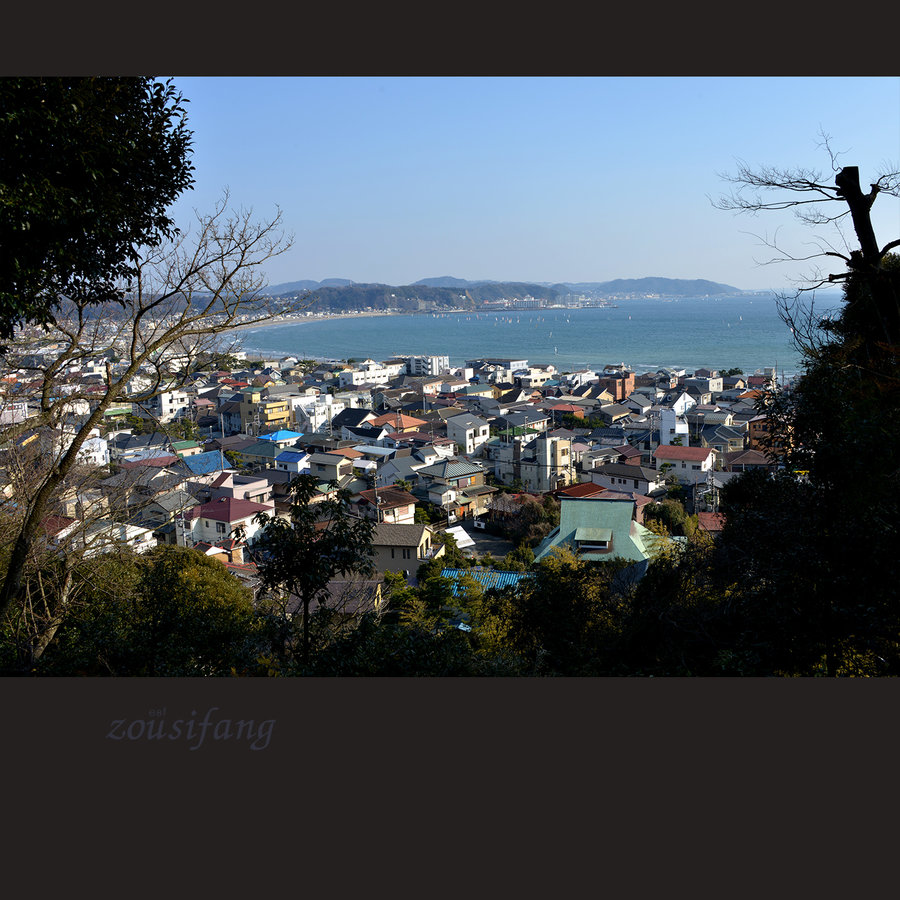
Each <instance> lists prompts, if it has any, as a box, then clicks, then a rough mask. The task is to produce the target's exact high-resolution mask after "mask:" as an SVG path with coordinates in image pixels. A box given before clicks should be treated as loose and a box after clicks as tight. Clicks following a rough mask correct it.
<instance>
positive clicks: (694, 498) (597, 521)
mask: <svg viewBox="0 0 900 900" xmlns="http://www.w3.org/2000/svg"><path fill="white" fill-rule="evenodd" d="M57 352H58V351H57V348H56V347H55V345H53V344H46V345H44V346H36V347H35V348H34V349H33V350H32V352H30V353H29V355H28V358H27V359H22V360H20V366H19V367H18V368H12V367H10V366H7V368H6V370H5V371H3V372H2V381H0V384H2V388H0V391H2V393H0V426H2V427H3V429H4V432H5V433H6V434H7V435H14V437H11V438H10V437H8V438H7V440H6V441H5V443H4V447H3V451H2V452H3V466H2V479H3V483H2V494H3V498H4V502H5V503H6V504H9V505H11V506H14V505H15V502H16V498H17V497H19V496H23V495H27V494H28V492H29V490H30V486H29V484H28V479H29V478H30V477H33V473H34V472H35V471H36V462H35V461H43V462H44V463H45V464H46V462H47V461H48V460H53V459H56V458H59V457H60V456H61V455H62V454H63V453H65V452H66V451H67V450H68V449H69V447H70V446H71V443H72V440H73V438H74V436H75V435H76V434H77V433H78V432H79V430H80V429H81V428H82V426H83V423H84V421H85V419H86V417H87V416H88V415H90V413H91V412H92V409H93V408H94V407H95V405H96V404H94V403H93V401H92V398H93V397H101V396H103V394H104V385H105V384H106V382H107V380H108V379H109V378H110V377H115V374H116V368H117V366H120V365H123V364H122V363H120V362H119V361H118V360H117V358H116V353H115V352H114V351H113V350H110V351H108V352H106V353H102V352H101V353H98V354H97V355H96V356H95V357H94V358H84V359H82V360H80V361H79V362H78V364H77V365H74V366H70V367H68V368H67V369H66V370H65V372H64V373H62V377H60V378H59V379H58V380H57V381H56V382H55V383H54V385H53V391H54V392H55V393H56V394H57V395H58V396H62V397H63V398H69V399H67V400H66V401H65V414H64V415H63V416H61V417H60V418H59V422H58V425H57V426H56V427H49V426H46V425H43V426H36V427H30V425H29V422H30V420H32V419H35V421H36V420H37V419H36V417H37V413H38V406H39V400H40V395H41V391H42V390H44V388H45V383H44V381H42V379H41V378H40V377H39V376H38V375H36V373H38V372H40V371H44V372H46V371H49V370H50V369H51V367H52V366H53V364H54V361H55V358H56V355H57ZM217 362H218V365H214V366H209V367H205V368H195V369H193V370H192V371H190V372H189V373H184V376H183V377H182V378H181V379H180V384H179V385H178V386H177V387H173V388H172V389H170V390H161V391H158V392H156V393H153V395H152V396H151V397H150V399H143V400H142V401H141V402H129V401H128V399H127V397H128V394H126V398H125V399H124V400H122V401H121V402H116V403H114V404H112V405H110V406H109V407H108V408H106V409H105V411H104V413H103V416H102V420H101V421H100V422H99V423H98V425H97V427H95V428H93V429H92V431H91V433H90V436H89V437H88V439H87V440H85V441H84V443H83V444H82V445H81V447H80V450H79V453H78V466H77V467H76V471H75V473H73V476H72V477H70V478H69V479H67V482H66V488H65V490H64V491H62V492H61V493H60V494H59V496H58V497H56V498H55V500H54V505H53V509H52V513H51V514H50V515H48V516H46V517H45V518H44V521H43V522H42V523H41V529H42V532H43V535H44V539H45V541H46V544H47V546H48V547H50V548H53V547H56V548H58V550H59V552H76V553H79V554H82V555H85V556H93V555H97V554H100V553H103V552H109V551H111V550H112V549H113V548H115V547H119V546H122V545H125V546H128V547H130V548H131V549H132V550H134V551H136V552H138V553H145V552H147V551H149V550H151V549H153V548H154V547H156V546H158V545H177V546H181V547H190V548H194V549H195V550H197V551H199V552H201V553H202V554H204V555H206V556H208V557H210V558H211V559H213V560H216V561H218V562H220V563H221V564H222V565H223V566H224V567H225V568H226V569H227V570H228V571H229V572H230V573H231V574H232V575H234V577H236V578H237V579H239V580H240V582H241V583H242V584H243V585H245V586H246V587H248V588H249V589H250V590H251V591H253V592H254V593H255V594H257V593H258V592H259V589H260V580H259V577H258V572H257V571H256V566H255V564H254V563H253V561H252V560H251V558H250V554H249V553H248V552H247V551H248V546H252V543H253V541H254V538H255V536H256V534H257V532H258V530H259V528H260V525H259V522H258V520H257V519H256V517H257V515H258V514H259V513H266V514H268V515H271V516H276V517H282V518H287V517H289V516H290V489H291V484H292V482H293V481H294V479H295V478H296V477H297V476H298V475H303V474H306V475H312V476H314V477H315V479H316V481H317V484H318V494H317V497H315V498H314V500H313V502H315V501H316V500H325V499H327V498H329V497H334V496H336V495H337V492H339V491H340V492H342V496H346V497H348V498H349V508H350V511H351V514H352V515H353V516H357V517H366V518H369V519H372V520H373V521H374V523H375V525H374V532H373V534H374V563H375V569H376V575H375V577H374V579H368V580H367V584H368V585H369V587H370V588H371V590H370V595H371V596H370V600H371V603H373V604H376V605H377V604H378V603H379V602H381V598H382V592H381V590H380V585H381V584H382V583H383V581H384V578H385V576H386V574H387V573H399V574H401V575H402V576H403V578H404V579H405V580H406V581H407V583H409V584H411V585H415V584H416V578H417V571H418V569H419V567H420V566H421V565H422V564H423V563H424V562H426V561H429V560H434V559H439V558H440V556H441V555H442V554H443V553H445V551H446V548H447V547H448V546H453V547H454V548H456V549H457V550H458V551H459V552H461V553H462V555H463V556H464V557H469V558H470V559H472V558H475V559H477V558H479V557H481V556H485V555H487V556H490V554H491V553H493V554H494V555H497V552H498V549H499V550H500V551H501V552H500V553H499V556H501V557H502V556H503V551H511V550H514V549H515V546H516V544H515V542H514V541H512V540H510V531H509V528H508V525H509V523H510V521H512V520H514V519H515V517H516V515H517V514H518V512H519V511H520V509H521V508H522V505H523V498H524V497H531V498H537V499H539V500H540V499H543V498H545V497H552V498H553V499H554V500H555V501H556V502H558V504H559V524H558V525H557V526H556V527H555V528H554V529H553V530H552V531H550V532H549V533H548V534H545V535H542V536H541V539H540V540H534V541H533V544H534V546H533V547H532V549H533V552H534V556H535V559H537V560H540V559H541V558H543V557H544V556H546V555H547V554H548V553H549V552H550V551H551V550H552V549H553V548H554V547H556V546H566V547H568V548H570V549H572V550H574V551H575V552H576V553H577V554H579V556H580V557H581V558H583V559H585V560H603V559H612V558H618V559H624V560H627V561H628V562H629V564H630V565H632V566H633V567H634V568H635V571H636V573H637V574H638V575H640V573H641V572H642V571H643V570H644V569H645V568H646V565H647V564H648V562H649V560H650V559H652V557H653V555H654V553H655V552H656V550H657V548H658V542H656V541H654V540H652V539H651V538H652V532H651V531H649V530H648V529H647V528H646V527H645V525H644V512H645V509H646V507H647V506H648V504H653V503H658V502H660V501H662V500H664V499H665V498H667V497H671V496H677V497H678V498H679V499H680V501H681V502H682V503H683V505H684V507H685V509H686V510H687V511H688V512H689V513H690V514H692V515H696V516H697V521H698V523H699V526H700V527H701V528H702V529H704V530H705V531H707V532H708V533H709V534H710V535H713V536H714V535H715V534H716V533H717V532H718V531H719V530H720V529H721V527H722V516H721V515H720V514H719V513H718V511H717V510H718V492H719V490H720V489H721V488H722V486H723V485H724V484H725V483H727V481H728V480H729V479H731V478H733V477H734V476H735V475H736V474H737V473H740V472H742V471H745V470H747V469H750V468H770V467H771V466H772V461H771V459H770V457H768V456H767V455H766V453H765V452H764V440H765V436H766V419H765V417H764V416H763V415H761V414H760V413H759V411H758V409H757V406H756V401H757V399H758V398H759V397H760V396H761V394H762V392H764V391H766V390H769V389H772V388H775V387H776V373H775V370H774V369H773V368H769V369H761V370H760V371H758V372H755V373H750V374H744V373H743V372H740V371H737V370H732V371H729V372H722V371H717V370H714V369H698V370H696V371H693V372H686V371H684V370H680V369H661V370H659V371H653V372H635V371H632V370H631V369H630V368H629V367H628V366H627V365H625V364H624V363H618V364H610V365H608V366H606V367H604V368H603V369H602V370H600V371H590V370H585V371H576V372H567V371H566V372H562V371H558V370H557V369H556V368H555V367H554V366H553V365H551V364H542V363H537V362H532V361H530V360H528V359H521V358H520V359H514V358H506V357H499V356H498V357H490V358H480V359H471V360H466V361H465V364H464V365H459V366H451V364H450V359H449V357H448V356H403V357H395V358H390V359H384V360H374V359H364V360H353V361H326V362H320V361H314V360H301V359H298V358H296V357H285V358H273V359H256V358H250V357H248V354H247V353H244V352H241V351H237V352H235V353H233V354H231V355H230V356H229V357H228V358H227V360H225V361H224V362H227V365H225V364H224V362H223V361H222V360H218V361H217ZM148 378H149V375H148V374H144V373H141V372H139V373H138V374H137V375H135V377H134V378H133V379H132V380H131V381H130V382H129V385H128V393H129V394H133V395H134V396H140V397H141V398H146V397H147V394H148V390H147V388H148ZM150 393H152V392H150ZM344 492H346V493H344ZM447 535H452V538H453V540H452V542H450V541H448V538H447ZM492 570H493V571H492ZM498 570H502V566H499V567H498V566H497V565H491V564H490V563H489V564H488V565H487V566H477V567H475V568H473V569H472V572H473V573H474V575H475V576H476V577H477V578H480V579H481V580H482V581H484V583H485V584H487V583H493V582H492V579H493V580H496V578H497V571H498ZM454 571H456V570H453V569H447V572H448V573H449V575H448V577H451V578H452V577H454V576H453V572H454Z"/></svg>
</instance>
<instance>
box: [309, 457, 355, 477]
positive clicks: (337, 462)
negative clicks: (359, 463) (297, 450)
mask: <svg viewBox="0 0 900 900" xmlns="http://www.w3.org/2000/svg"><path fill="white" fill-rule="evenodd" d="M309 474H310V475H315V477H316V478H318V479H319V481H322V482H327V481H340V479H341V478H343V477H345V476H347V475H352V474H353V460H352V459H349V458H348V457H346V456H342V455H341V454H339V453H311V454H310V456H309Z"/></svg>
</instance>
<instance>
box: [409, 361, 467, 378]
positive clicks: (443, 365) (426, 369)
mask: <svg viewBox="0 0 900 900" xmlns="http://www.w3.org/2000/svg"><path fill="white" fill-rule="evenodd" d="M449 368H450V357H449V356H410V357H409V359H407V361H406V371H407V373H408V374H409V375H441V374H442V373H443V372H445V371H447V369H449ZM469 377H470V378H471V377H472V376H471V375H469Z"/></svg>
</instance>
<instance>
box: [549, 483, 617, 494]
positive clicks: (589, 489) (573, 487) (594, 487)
mask: <svg viewBox="0 0 900 900" xmlns="http://www.w3.org/2000/svg"><path fill="white" fill-rule="evenodd" d="M555 493H556V495H557V496H558V497H560V496H562V497H593V496H596V495H597V494H604V493H606V488H605V487H603V486H602V485H599V484H594V482H592V481H584V482H581V483H580V484H570V485H568V486H567V487H564V488H560V489H559V490H558V491H556V492H555Z"/></svg>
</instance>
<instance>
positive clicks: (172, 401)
mask: <svg viewBox="0 0 900 900" xmlns="http://www.w3.org/2000/svg"><path fill="white" fill-rule="evenodd" d="M140 407H143V408H142V409H141V408H140ZM145 411H146V413H148V414H149V415H150V416H152V417H153V418H154V419H156V420H157V421H158V422H163V423H165V422H171V421H172V420H173V419H181V418H184V417H185V416H188V415H190V411H191V400H190V397H189V396H188V394H187V392H186V391H183V390H180V389H178V390H173V391H163V392H162V393H161V394H157V395H156V396H155V397H151V398H150V399H149V400H145V401H144V402H143V403H141V404H140V405H139V408H138V414H140V413H141V412H145Z"/></svg>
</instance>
